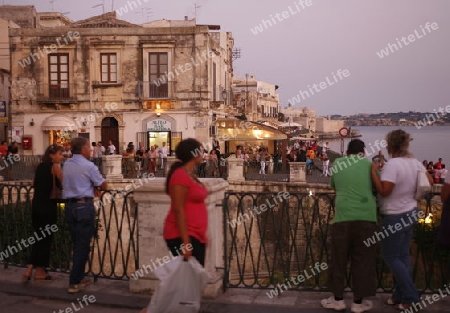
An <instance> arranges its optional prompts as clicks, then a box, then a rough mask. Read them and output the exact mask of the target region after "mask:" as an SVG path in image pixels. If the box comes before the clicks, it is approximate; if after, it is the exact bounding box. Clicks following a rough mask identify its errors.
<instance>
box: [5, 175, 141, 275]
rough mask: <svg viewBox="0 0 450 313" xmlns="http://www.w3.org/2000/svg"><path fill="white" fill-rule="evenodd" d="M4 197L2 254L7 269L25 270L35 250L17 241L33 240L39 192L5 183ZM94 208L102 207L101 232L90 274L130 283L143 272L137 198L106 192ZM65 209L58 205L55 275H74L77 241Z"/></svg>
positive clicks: (92, 254) (52, 265)
mask: <svg viewBox="0 0 450 313" xmlns="http://www.w3.org/2000/svg"><path fill="white" fill-rule="evenodd" d="M0 192H1V195H2V196H1V199H0V225H2V227H1V228H0V253H1V252H4V253H5V252H6V253H7V254H8V255H7V256H6V255H5V254H3V255H2V259H3V264H4V266H5V267H7V266H8V265H9V264H12V265H16V266H26V265H27V264H28V260H29V258H30V254H31V248H30V247H28V248H25V247H23V246H19V245H18V244H17V242H21V240H23V239H24V240H27V239H28V238H30V237H32V236H33V230H32V226H31V201H32V198H33V194H34V188H33V187H32V186H30V185H23V184H17V185H11V184H0ZM94 204H95V206H96V207H97V208H98V210H97V216H96V232H95V236H94V239H93V240H92V243H91V244H92V246H91V252H90V256H89V261H88V267H87V268H86V274H91V275H93V276H94V277H95V278H97V277H103V278H114V279H129V277H130V274H131V273H133V272H134V271H135V270H136V269H138V268H139V263H138V228H137V222H138V221H137V204H136V203H134V201H133V194H132V192H128V193H124V192H122V191H120V192H119V191H104V192H103V194H102V195H101V197H100V198H99V199H96V201H95V202H94ZM64 208H65V205H64V203H60V204H58V211H57V226H58V231H57V232H55V233H54V240H53V246H52V251H51V259H50V270H51V271H58V272H69V271H70V268H71V262H72V242H71V239H70V233H69V229H68V225H67V224H66V223H65V221H64ZM12 247H15V248H12ZM18 247H21V248H22V249H19V248H18ZM16 250H17V251H16ZM11 252H12V253H11Z"/></svg>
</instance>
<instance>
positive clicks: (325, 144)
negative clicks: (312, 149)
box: [322, 141, 329, 153]
mask: <svg viewBox="0 0 450 313" xmlns="http://www.w3.org/2000/svg"><path fill="white" fill-rule="evenodd" d="M328 143H329V142H328V141H327V142H325V143H324V144H323V146H322V153H327V151H328Z"/></svg>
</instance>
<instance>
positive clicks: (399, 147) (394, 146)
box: [386, 129, 413, 158]
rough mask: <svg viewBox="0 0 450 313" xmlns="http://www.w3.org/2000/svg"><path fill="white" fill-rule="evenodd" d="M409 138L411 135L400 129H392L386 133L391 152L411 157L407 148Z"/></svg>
mask: <svg viewBox="0 0 450 313" xmlns="http://www.w3.org/2000/svg"><path fill="white" fill-rule="evenodd" d="M411 140H412V138H411V135H410V134H408V133H407V132H405V131H404V130H401V129H396V130H393V131H391V132H390V133H388V134H387V135H386V141H387V144H388V147H389V148H390V150H391V154H392V155H393V154H397V155H398V156H400V157H406V158H411V157H413V155H412V154H411V153H410V152H409V150H408V148H409V142H410V141H411Z"/></svg>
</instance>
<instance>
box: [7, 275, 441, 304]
mask: <svg viewBox="0 0 450 313" xmlns="http://www.w3.org/2000/svg"><path fill="white" fill-rule="evenodd" d="M23 272H24V269H23V268H17V267H9V268H8V269H3V268H1V269H0V303H1V306H0V312H1V313H3V312H4V313H10V312H17V313H22V312H23V313H27V312H36V313H40V312H53V311H56V312H58V310H60V309H65V308H67V307H70V306H71V305H72V303H74V304H75V305H77V304H78V300H77V298H78V299H81V298H82V297H83V295H87V296H91V295H92V296H94V297H95V299H96V301H95V303H94V304H92V305H90V306H89V307H86V308H85V309H83V311H82V312H85V313H89V312H111V313H116V312H117V313H118V312H123V313H129V312H136V313H137V312H139V310H140V309H142V308H143V307H145V306H146V305H147V304H148V302H149V300H150V295H148V294H135V293H131V292H129V290H128V282H127V281H115V280H110V279H99V280H98V282H94V283H92V284H91V285H89V286H88V287H87V288H86V289H85V290H84V292H80V293H78V294H68V293H67V291H66V289H67V284H68V275H67V274H62V273H51V275H53V276H54V277H56V281H54V282H51V283H35V282H33V281H31V282H30V283H27V284H22V283H20V282H19V281H20V277H21V275H22V273H23ZM266 292H268V290H266V289H229V290H228V291H227V292H226V293H224V294H222V295H220V296H219V297H218V298H217V299H214V300H209V299H204V300H203V301H202V308H201V312H202V313H213V312H214V313H266V312H267V313H269V312H275V313H278V312H280V313H281V312H283V313H291V312H292V313H293V312H305V313H308V312H311V313H325V312H333V311H330V310H325V309H323V308H321V307H320V304H319V301H320V299H322V298H324V297H328V296H329V293H327V292H299V291H285V292H283V293H282V295H281V296H279V297H277V298H276V299H269V297H267V295H266ZM350 297H351V295H350V294H347V295H346V298H347V303H348V305H350V303H351V298H350ZM387 297H388V295H387V294H378V295H377V296H376V297H374V298H373V299H372V300H373V302H374V309H373V310H372V311H371V312H375V313H380V312H392V313H393V312H396V311H395V310H394V309H393V308H391V307H388V306H386V305H384V304H383V302H384V300H385V299H386V298H387ZM31 308H32V309H31ZM95 308H96V309H95ZM94 309H95V310H94ZM347 312H350V309H349V308H347ZM423 312H439V313H444V312H450V297H447V298H444V299H442V300H439V301H437V302H435V303H433V304H432V305H429V306H428V307H427V308H426V310H424V311H423Z"/></svg>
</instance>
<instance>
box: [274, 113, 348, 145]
mask: <svg viewBox="0 0 450 313" xmlns="http://www.w3.org/2000/svg"><path fill="white" fill-rule="evenodd" d="M281 112H282V113H283V114H284V117H285V118H288V120H289V121H291V122H294V123H298V124H300V125H301V128H302V129H307V130H309V134H308V135H309V136H314V137H317V138H333V137H337V136H338V132H339V129H341V128H342V127H344V121H343V120H331V119H329V117H322V116H317V115H316V111H315V110H313V109H310V108H307V107H304V108H294V107H292V106H291V107H287V108H285V109H283V110H282V111H281Z"/></svg>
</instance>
